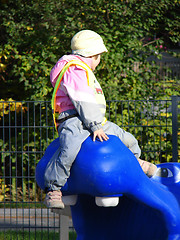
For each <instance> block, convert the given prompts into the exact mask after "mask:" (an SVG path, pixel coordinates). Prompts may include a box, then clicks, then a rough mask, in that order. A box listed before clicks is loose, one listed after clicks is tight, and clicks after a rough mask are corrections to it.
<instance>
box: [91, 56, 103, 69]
mask: <svg viewBox="0 0 180 240" xmlns="http://www.w3.org/2000/svg"><path fill="white" fill-rule="evenodd" d="M100 60H101V55H100V54H99V55H96V56H93V57H92V65H91V68H92V70H93V71H94V70H95V69H96V67H97V66H98V64H99V63H100Z"/></svg>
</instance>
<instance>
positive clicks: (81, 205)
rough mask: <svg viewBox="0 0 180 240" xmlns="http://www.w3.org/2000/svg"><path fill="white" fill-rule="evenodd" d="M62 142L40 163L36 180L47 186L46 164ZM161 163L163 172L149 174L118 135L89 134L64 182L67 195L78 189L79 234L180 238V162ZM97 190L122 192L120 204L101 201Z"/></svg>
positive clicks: (105, 239)
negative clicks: (102, 204)
mask: <svg viewBox="0 0 180 240" xmlns="http://www.w3.org/2000/svg"><path fill="white" fill-rule="evenodd" d="M58 146H59V140H58V139H56V140H54V141H53V142H52V143H51V144H50V145H49V147H48V148H47V150H46V152H45V155H44V156H43V158H42V159H41V160H40V162H39V163H38V165H37V167H36V181H37V183H38V185H39V186H40V187H41V188H42V189H44V188H45V186H44V171H45V168H46V165H47V163H48V161H49V160H50V158H51V157H52V155H53V154H54V152H55V150H56V149H57V148H58ZM158 168H160V169H162V171H163V172H165V173H164V177H158V176H156V177H153V178H148V177H147V176H146V175H145V174H144V172H143V171H142V169H141V167H140V165H139V163H138V161H137V160H136V158H135V157H134V155H133V154H132V153H131V151H130V150H129V149H128V148H127V147H126V146H125V145H124V144H123V143H122V142H121V140H120V139H119V138H117V137H116V136H109V140H108V141H104V142H103V143H101V142H100V141H98V140H97V141H96V142H93V141H92V138H91V137H89V138H87V140H86V141H85V142H84V143H83V144H82V147H81V150H80V152H79V154H78V156H77V158H76V160H75V162H74V164H73V166H72V169H71V175H70V177H69V179H68V181H67V183H66V184H65V186H64V187H63V188H62V192H63V195H71V194H77V195H78V201H77V203H76V205H74V206H71V212H72V218H73V224H74V227H75V230H76V232H77V239H78V240H92V239H93V240H101V239H102V240H109V239H122V240H137V239H138V240H166V239H168V240H178V239H180V206H179V204H180V164H179V163H166V164H160V165H158ZM122 195H123V196H122ZM96 196H104V197H108V196H119V197H120V201H119V204H118V205H117V206H116V207H98V206H97V205H96V204H95V197H96Z"/></svg>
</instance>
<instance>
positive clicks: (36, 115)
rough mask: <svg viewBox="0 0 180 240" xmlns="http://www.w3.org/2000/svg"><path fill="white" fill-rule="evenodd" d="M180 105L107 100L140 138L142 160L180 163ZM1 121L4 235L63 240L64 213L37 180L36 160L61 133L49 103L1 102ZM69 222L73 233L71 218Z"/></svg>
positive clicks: (0, 235) (176, 101) (177, 100)
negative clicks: (47, 200)
mask: <svg viewBox="0 0 180 240" xmlns="http://www.w3.org/2000/svg"><path fill="white" fill-rule="evenodd" d="M179 105H180V97H179V96H173V97H172V99H171V100H149V101H147V100H136V101H133V100H131V101H108V102H107V118H108V120H111V121H113V122H115V123H117V124H118V125H119V126H120V127H122V128H124V129H125V130H127V131H129V132H131V133H132V134H133V135H134V136H135V137H136V138H137V139H138V141H139V145H140V146H141V149H142V157H141V158H143V159H145V160H147V161H153V162H154V163H156V164H158V163H161V162H169V161H178V159H179V156H180V139H179V138H178V136H179V135H180V132H179V128H178V120H179V119H180V111H179V110H180V109H179ZM0 123H1V125H0V136H1V139H0V146H1V150H0V151H1V155H0V211H1V214H0V239H54V240H55V239H60V232H61V231H62V229H60V225H61V221H60V216H59V215H58V214H55V213H52V212H51V211H50V210H49V209H47V208H45V206H44V204H43V199H44V193H43V192H42V191H41V190H40V189H39V188H38V186H37V184H36V181H35V168H36V164H37V163H38V161H39V160H40V159H41V157H42V156H43V153H44V151H45V149H46V148H47V146H48V145H49V144H50V142H52V141H53V140H54V139H55V138H56V137H57V133H56V131H55V129H54V126H53V120H52V113H51V107H50V102H49V101H45V102H38V101H36V102H32V101H29V102H27V101H26V102H15V101H7V102H5V101H2V102H0ZM69 225H70V226H71V227H72V228H71V229H70V230H72V231H73V226H72V222H71V218H69ZM8 236H9V238H8ZM71 239H76V236H75V234H74V233H72V236H71ZM62 240H63V239H62Z"/></svg>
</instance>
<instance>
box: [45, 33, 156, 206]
mask: <svg viewBox="0 0 180 240" xmlns="http://www.w3.org/2000/svg"><path fill="white" fill-rule="evenodd" d="M71 49H72V54H70V55H64V56H63V57H61V58H60V59H59V60H58V62H57V63H56V65H55V66H54V68H53V69H52V71H51V74H50V79H51V82H52V85H53V87H55V88H56V87H57V85H56V86H55V84H56V82H58V81H57V79H58V77H59V76H60V77H59V79H60V78H61V82H59V86H58V87H57V91H56V92H57V94H56V96H55V108H56V109H55V111H56V112H58V117H57V119H56V124H57V129H58V134H59V140H60V149H58V151H57V152H56V153H55V154H54V156H53V157H52V159H51V160H50V162H49V164H48V165H47V167H46V171H45V185H46V192H47V194H46V198H45V203H46V205H47V206H48V207H50V208H64V204H63V202H62V199H61V196H62V194H61V191H60V189H61V187H62V186H64V184H65V183H66V181H67V178H68V177H69V174H70V169H71V166H72V163H73V161H74V160H75V158H76V156H77V154H78V152H79V150H80V148H81V144H82V143H83V142H84V141H85V139H86V138H87V137H88V136H89V135H90V134H93V141H95V139H96V137H98V138H99V139H100V141H104V140H105V141H107V140H108V134H111V135H116V136H118V137H119V138H120V139H121V141H122V142H123V143H124V144H125V145H126V146H127V147H128V148H129V149H130V150H131V151H132V152H133V154H134V155H135V156H136V158H137V159H138V161H139V162H140V165H141V166H142V168H143V169H145V171H146V174H149V175H152V174H153V173H154V172H155V171H156V166H155V165H153V164H150V163H148V162H145V161H142V160H140V159H139V157H140V154H141V150H140V148H139V146H138V142H137V140H136V139H135V138H134V136H133V135H131V134H130V133H128V132H126V131H124V130H123V129H121V128H120V127H118V126H117V125H116V124H114V123H112V122H109V121H107V120H106V118H105V112H106V102H105V98H104V94H103V91H102V89H101V86H100V85H99V83H98V81H97V80H96V78H95V76H94V74H93V71H94V70H95V68H96V67H97V66H98V64H99V63H100V57H101V54H102V53H104V52H107V49H106V47H105V45H104V42H103V40H102V38H101V37H100V35H99V34H97V33H95V32H94V31H91V30H82V31H80V32H78V33H77V34H75V36H74V37H73V38H72V40H71Z"/></svg>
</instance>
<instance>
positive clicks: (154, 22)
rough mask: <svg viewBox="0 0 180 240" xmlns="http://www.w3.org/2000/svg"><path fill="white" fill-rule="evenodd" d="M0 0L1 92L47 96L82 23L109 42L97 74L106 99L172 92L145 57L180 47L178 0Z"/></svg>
mask: <svg viewBox="0 0 180 240" xmlns="http://www.w3.org/2000/svg"><path fill="white" fill-rule="evenodd" d="M1 5H2V8H1V27H0V32H1V36H2V37H1V45H0V52H1V54H0V57H1V86H2V87H1V89H0V95H1V98H3V99H8V98H12V99H14V100H50V98H51V93H52V87H51V84H50V81H49V74H50V70H51V68H52V67H53V66H54V64H55V63H56V61H57V60H58V58H59V57H61V56H62V55H63V54H65V53H66V52H69V51H70V40H71V38H72V36H73V35H74V34H75V33H76V32H77V31H79V30H81V29H92V30H94V31H97V32H98V33H99V34H101V35H102V37H103V38H104V40H105V43H106V45H107V47H108V50H109V52H108V53H107V54H104V56H103V58H102V63H101V64H100V66H99V67H98V71H97V73H96V74H97V77H98V79H100V82H101V84H102V86H103V87H104V92H105V95H106V97H107V99H117V100H121V99H144V98H145V99H148V98H156V99H159V98H161V97H162V96H163V97H164V92H165V97H169V96H171V95H173V94H174V90H173V89H174V88H173V87H172V88H169V87H168V88H167V87H164V86H163V85H164V80H163V81H162V79H161V77H160V76H159V75H158V74H157V69H158V66H156V65H155V64H154V63H153V64H152V63H151V62H149V61H147V60H148V57H149V56H152V55H155V56H156V57H158V58H160V57H161V51H162V50H164V47H166V48H169V47H171V48H175V47H177V46H178V44H177V43H178V42H179V41H180V35H179V30H178V26H179V24H178V22H179V20H180V19H179V15H178V7H179V2H178V1H176V0H173V1H171V0H166V1H164V0H161V1H159V0H153V1H152V0H150V1H149V0H143V1H138V0H130V1H123V0H122V1H119V0H115V1H113V2H109V1H106V0H95V1H93V2H92V1H89V0H83V1H77V0H73V1H72V0H71V1H69V0H62V1H55V0H52V1H45V0H36V1H35V0H30V1H29V0H28V1H27V0H26V1H22V0H17V1H13V0H3V1H2V0H1ZM162 46H163V47H162ZM170 80H172V79H170ZM174 81H175V85H177V80H174ZM162 86H163V87H162ZM107 89H108V90H107ZM167 89H168V90H167ZM179 92H180V90H179V88H178V93H179ZM176 93H177V92H176Z"/></svg>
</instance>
